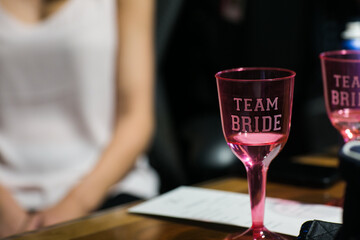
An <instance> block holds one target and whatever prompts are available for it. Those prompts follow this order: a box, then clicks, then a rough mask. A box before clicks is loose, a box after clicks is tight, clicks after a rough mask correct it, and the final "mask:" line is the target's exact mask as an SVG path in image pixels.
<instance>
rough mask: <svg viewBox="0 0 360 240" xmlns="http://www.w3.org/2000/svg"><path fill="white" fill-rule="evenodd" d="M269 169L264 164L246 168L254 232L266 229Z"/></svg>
mask: <svg viewBox="0 0 360 240" xmlns="http://www.w3.org/2000/svg"><path fill="white" fill-rule="evenodd" d="M267 169H268V168H267V167H265V166H263V164H254V165H252V166H247V167H246V171H247V179H248V184H249V195H250V203H251V217H252V228H253V229H254V230H255V229H261V228H263V227H264V207H265V195H266V194H265V193H266V175H267Z"/></svg>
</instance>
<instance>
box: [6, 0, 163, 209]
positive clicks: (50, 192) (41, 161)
mask: <svg viewBox="0 0 360 240" xmlns="http://www.w3.org/2000/svg"><path fill="white" fill-rule="evenodd" d="M115 4H116V0H68V2H67V3H66V4H65V5H64V6H63V7H62V8H61V9H60V10H59V11H58V12H56V13H55V14H54V15H53V16H51V17H50V18H48V19H46V20H45V21H43V22H41V23H39V24H36V25H27V24H25V23H22V22H21V21H18V20H17V19H16V18H14V17H13V16H11V15H10V14H8V13H7V12H6V11H5V10H4V9H2V8H1V7H0V184H2V185H4V186H5V187H7V188H8V189H10V190H11V191H12V193H13V194H14V197H15V198H16V199H17V200H18V201H19V203H20V204H21V205H22V206H23V207H25V208H28V209H42V208H46V207H49V206H51V205H53V204H55V203H57V202H58V201H60V200H61V199H62V198H63V197H64V196H65V194H66V193H67V192H68V191H69V190H70V189H71V187H73V186H74V184H76V183H77V182H78V181H79V180H80V179H81V177H83V176H84V175H85V174H86V173H88V172H89V171H90V170H91V169H92V168H93V167H94V166H95V164H96V162H97V160H98V159H99V157H100V155H101V153H102V151H103V150H104V148H105V147H106V146H107V144H108V143H109V141H110V139H111V136H112V132H113V125H114V117H115V111H114V110H115V72H116V69H115V66H116V43H117V38H116V36H117V32H116V28H117V26H116V6H115ZM157 187H158V179H157V176H156V174H155V173H154V172H153V170H152V169H151V168H150V167H149V165H148V164H147V161H146V160H144V159H139V160H138V161H137V163H136V166H135V168H134V170H133V171H132V172H130V173H129V174H128V176H127V177H126V178H125V179H123V180H122V182H121V183H119V184H118V185H117V186H116V187H115V189H116V191H117V192H119V191H122V192H127V193H132V194H135V195H138V196H140V197H152V196H154V195H155V194H156V193H157Z"/></svg>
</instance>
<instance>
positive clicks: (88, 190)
mask: <svg viewBox="0 0 360 240" xmlns="http://www.w3.org/2000/svg"><path fill="white" fill-rule="evenodd" d="M153 12H154V3H153V1H152V0H146V1H144V0H118V29H119V30H118V32H119V43H118V74H117V75H118V79H117V83H118V84H117V90H118V118H117V122H116V126H115V130H114V134H113V138H112V141H111V142H110V144H109V146H108V147H107V149H106V150H105V151H104V153H103V155H102V156H101V159H100V160H99V162H98V164H97V166H96V167H95V168H94V170H93V171H92V172H91V173H90V174H88V175H87V176H86V177H85V178H84V179H83V180H82V181H81V182H80V183H79V184H78V185H77V186H76V187H74V188H73V189H72V191H71V192H70V193H69V194H68V195H67V196H66V197H65V198H64V199H63V200H62V201H61V202H60V203H59V204H58V205H56V206H54V207H53V208H50V209H48V210H46V211H44V212H43V213H42V216H43V219H44V224H45V225H50V224H54V223H57V222H60V221H65V220H70V219H73V218H77V217H80V216H83V215H85V214H87V213H89V212H90V211H92V210H94V209H96V208H97V207H98V205H99V204H100V203H101V202H102V201H103V200H104V197H105V196H106V194H107V192H108V190H109V188H110V187H111V186H112V185H113V184H115V183H116V182H118V181H119V180H120V179H122V178H123V177H124V176H125V175H126V174H127V173H128V171H129V170H130V169H131V168H132V167H133V165H134V162H135V160H136V158H137V157H138V156H139V154H141V153H142V152H144V150H146V148H147V146H148V143H149V141H150V139H151V136H152V131H153V124H154V119H153V118H154V100H153V98H154V59H153V55H154V54H153V49H154V48H153V32H154V29H153V22H154V16H153Z"/></svg>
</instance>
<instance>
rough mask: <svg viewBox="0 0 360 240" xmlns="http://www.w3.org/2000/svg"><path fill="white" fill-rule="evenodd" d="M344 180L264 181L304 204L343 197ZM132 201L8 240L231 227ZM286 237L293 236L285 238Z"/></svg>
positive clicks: (156, 237)
mask: <svg viewBox="0 0 360 240" xmlns="http://www.w3.org/2000/svg"><path fill="white" fill-rule="evenodd" d="M344 186H345V184H344V182H338V183H336V184H335V185H333V186H332V187H330V188H328V189H314V188H306V187H297V186H293V185H285V184H279V183H268V185H267V196H269V197H277V198H284V199H290V200H297V201H301V202H306V203H325V202H329V201H331V200H334V199H338V198H340V197H342V196H343V192H344ZM201 187H205V188H210V189H218V190H226V191H233V192H242V193H247V182H246V179H241V178H228V179H220V180H214V181H210V182H207V183H204V184H201ZM132 205H134V204H129V205H126V206H121V207H116V208H113V209H110V210H106V211H103V212H99V213H96V214H93V215H91V216H88V217H85V218H81V219H78V220H74V221H70V222H66V223H62V224H58V225H55V226H51V227H48V228H45V229H41V230H38V231H35V232H29V233H25V234H22V235H17V236H14V237H11V238H9V239H21V240H35V239H36V240H42V239H49V240H50V239H51V240H57V239H61V240H64V239H73V240H90V239H91V240H100V239H101V240H103V239H106V240H112V239H121V240H200V239H201V240H219V239H220V240H221V239H223V238H224V237H225V236H226V235H227V233H229V232H234V231H238V230H239V229H236V228H234V227H228V226H222V225H216V224H208V223H198V222H191V221H186V220H174V219H166V218H159V217H150V216H142V215H135V214H129V213H127V209H128V208H129V207H130V206H132ZM289 239H295V238H293V237H289Z"/></svg>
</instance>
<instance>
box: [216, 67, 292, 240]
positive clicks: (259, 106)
mask: <svg viewBox="0 0 360 240" xmlns="http://www.w3.org/2000/svg"><path fill="white" fill-rule="evenodd" d="M215 77H216V80H217V89H218V96H219V105H220V115H221V123H222V129H223V133H224V137H225V140H226V142H227V144H228V146H229V147H230V149H231V150H232V152H233V153H234V154H235V155H236V156H237V157H238V158H239V159H240V160H241V161H242V162H243V164H244V166H245V169H246V171H247V179H248V184H249V195H250V203H251V215H252V227H251V228H250V229H249V230H247V231H245V232H244V233H239V234H232V235H229V236H228V237H227V238H226V240H234V239H284V238H283V237H282V236H280V235H278V234H276V233H272V232H270V231H269V230H267V229H266V228H265V226H264V203H265V189H266V175H267V170H268V167H269V165H270V163H271V161H272V160H273V159H274V158H275V157H276V155H277V154H278V153H279V152H280V151H281V149H282V148H283V147H284V145H285V143H286V141H287V139H288V136H289V132H290V123H291V111H292V101H293V89H294V79H295V72H293V71H291V70H287V69H281V68H237V69H230V70H225V71H221V72H218V73H217V74H216V75H215Z"/></svg>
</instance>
